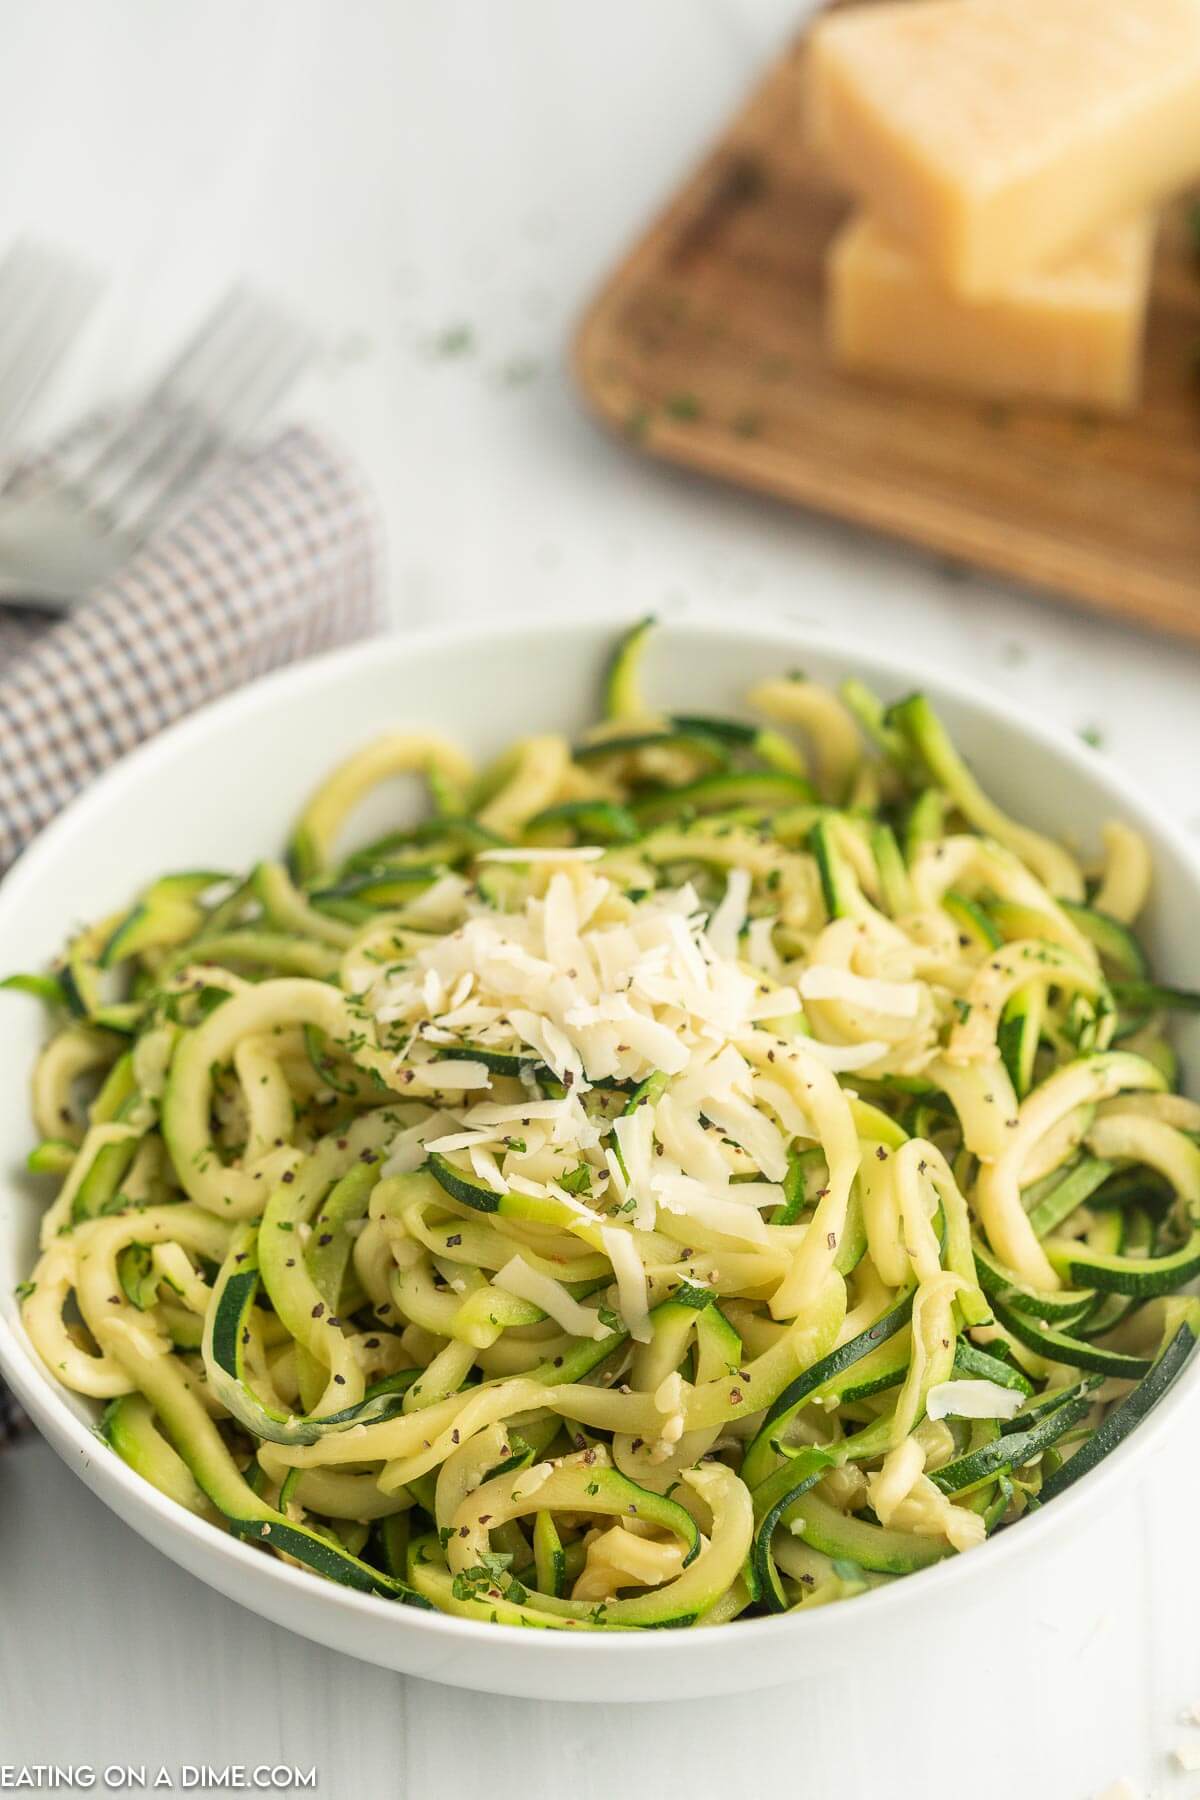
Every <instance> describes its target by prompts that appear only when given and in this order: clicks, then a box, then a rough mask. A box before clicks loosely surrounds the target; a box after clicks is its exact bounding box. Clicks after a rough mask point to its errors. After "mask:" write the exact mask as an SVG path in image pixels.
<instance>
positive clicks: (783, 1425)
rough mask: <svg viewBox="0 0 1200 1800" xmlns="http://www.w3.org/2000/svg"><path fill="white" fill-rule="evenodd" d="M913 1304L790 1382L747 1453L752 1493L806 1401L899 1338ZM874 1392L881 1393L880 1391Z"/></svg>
mask: <svg viewBox="0 0 1200 1800" xmlns="http://www.w3.org/2000/svg"><path fill="white" fill-rule="evenodd" d="M912 1303H913V1296H912V1295H911V1294H908V1295H906V1296H905V1297H904V1299H903V1300H901V1301H900V1303H899V1305H897V1306H894V1307H892V1308H891V1310H890V1311H889V1312H886V1313H885V1314H884V1315H883V1317H882V1318H881V1319H877V1320H876V1322H875V1324H874V1325H870V1326H868V1327H867V1329H866V1330H865V1331H862V1332H860V1333H859V1334H858V1336H857V1337H854V1338H851V1339H850V1341H849V1343H846V1344H842V1345H841V1346H840V1348H838V1349H837V1350H831V1351H830V1353H829V1355H828V1356H825V1357H822V1358H821V1360H820V1361H819V1362H816V1363H814V1364H813V1365H812V1367H811V1368H810V1369H806V1370H805V1371H804V1373H803V1375H799V1376H797V1378H796V1379H795V1381H792V1382H789V1384H788V1386H787V1387H786V1388H784V1390H783V1392H782V1393H781V1394H780V1395H779V1397H778V1399H777V1400H775V1402H774V1403H773V1404H772V1405H771V1406H770V1407H769V1408H768V1409H767V1413H766V1417H765V1418H764V1420H763V1423H762V1426H761V1427H760V1429H759V1431H758V1434H757V1436H756V1437H755V1438H754V1439H753V1440H752V1442H751V1444H750V1446H749V1448H748V1449H747V1451H746V1455H745V1459H744V1462H743V1465H742V1468H743V1479H744V1480H745V1482H746V1484H747V1486H748V1487H749V1488H750V1489H751V1490H752V1491H756V1490H757V1488H758V1486H759V1484H760V1482H762V1481H763V1480H765V1479H766V1478H767V1476H768V1475H769V1473H770V1466H771V1464H772V1463H773V1461H774V1456H773V1455H772V1452H773V1450H774V1449H775V1446H776V1443H777V1440H778V1439H780V1438H781V1437H782V1436H783V1434H784V1432H785V1431H786V1429H787V1426H788V1424H789V1423H790V1422H791V1420H792V1419H793V1418H794V1417H795V1416H796V1414H797V1413H798V1412H799V1410H800V1408H801V1407H802V1406H803V1405H804V1404H805V1402H806V1401H807V1400H809V1399H810V1398H811V1397H812V1395H813V1394H815V1393H816V1392H817V1390H818V1389H819V1388H823V1387H824V1386H825V1385H826V1384H827V1383H831V1382H833V1381H835V1380H836V1379H837V1378H838V1377H839V1376H841V1375H844V1374H845V1373H846V1372H847V1371H848V1370H850V1369H852V1368H854V1367H855V1365H856V1364H859V1363H861V1362H862V1361H863V1359H864V1358H865V1357H868V1356H869V1355H870V1354H871V1352H872V1351H875V1350H878V1349H880V1348H881V1346H882V1345H884V1344H886V1343H887V1342H888V1340H889V1339H890V1338H893V1337H895V1335H896V1333H897V1332H900V1331H903V1330H904V1328H905V1326H906V1325H907V1324H908V1322H909V1320H910V1319H911V1317H912ZM907 1365H908V1358H907V1356H905V1357H904V1358H903V1361H902V1362H901V1363H900V1365H899V1368H898V1370H897V1378H899V1375H900V1374H902V1373H903V1370H904V1369H905V1368H906V1367H907ZM887 1385H889V1386H890V1385H891V1382H890V1381H889V1382H888V1384H887ZM872 1391H875V1392H878V1391H879V1389H873V1390H872Z"/></svg>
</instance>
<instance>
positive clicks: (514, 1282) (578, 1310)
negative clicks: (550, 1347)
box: [492, 1256, 609, 1341]
mask: <svg viewBox="0 0 1200 1800" xmlns="http://www.w3.org/2000/svg"><path fill="white" fill-rule="evenodd" d="M492 1285H493V1287H498V1288H503V1290H504V1292H505V1293H506V1294H514V1295H515V1296H516V1298H517V1299H518V1300H528V1301H529V1303H530V1304H531V1305H532V1306H540V1307H541V1309H542V1311H543V1312H544V1313H545V1314H546V1316H547V1318H551V1319H553V1320H554V1322H555V1324H556V1325H561V1326H562V1328H563V1330H564V1331H566V1332H569V1333H570V1335H571V1336H572V1337H579V1338H595V1339H596V1340H597V1341H599V1340H600V1339H601V1338H606V1337H607V1336H608V1335H609V1334H608V1331H607V1330H606V1328H605V1327H604V1326H603V1325H602V1324H601V1323H600V1321H599V1319H598V1318H597V1317H596V1314H595V1313H594V1312H590V1311H589V1310H588V1308H587V1307H586V1306H581V1305H580V1304H579V1302H578V1300H576V1299H575V1298H574V1296H573V1295H571V1294H568V1292H567V1290H566V1288H565V1287H564V1286H563V1285H562V1283H561V1281H555V1279H554V1277H553V1276H552V1275H543V1274H541V1273H540V1271H539V1270H537V1269H531V1268H530V1266H529V1264H528V1263H527V1262H526V1261H525V1259H524V1257H521V1256H514V1257H513V1258H512V1260H511V1261H510V1262H506V1263H505V1265H504V1267H503V1268H502V1269H500V1270H498V1271H497V1273H496V1274H495V1275H493V1276H492Z"/></svg>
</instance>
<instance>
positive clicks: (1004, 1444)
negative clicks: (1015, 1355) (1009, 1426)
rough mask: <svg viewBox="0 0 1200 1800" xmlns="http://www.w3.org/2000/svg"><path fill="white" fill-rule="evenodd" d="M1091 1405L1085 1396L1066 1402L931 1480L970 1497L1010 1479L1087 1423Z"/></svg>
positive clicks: (936, 1472) (945, 1467)
mask: <svg viewBox="0 0 1200 1800" xmlns="http://www.w3.org/2000/svg"><path fill="white" fill-rule="evenodd" d="M1091 1405H1092V1403H1091V1401H1090V1399H1088V1398H1087V1396H1086V1395H1082V1394H1081V1395H1078V1396H1077V1397H1076V1398H1074V1399H1072V1400H1067V1401H1064V1402H1063V1403H1062V1404H1061V1405H1059V1406H1056V1407H1054V1408H1053V1409H1052V1410H1051V1411H1050V1412H1049V1413H1048V1414H1047V1415H1046V1416H1045V1417H1044V1418H1040V1419H1038V1420H1037V1421H1036V1423H1034V1424H1032V1425H1030V1426H1028V1427H1027V1429H1025V1430H1024V1431H1010V1432H1008V1433H1006V1434H1002V1435H1001V1436H1000V1437H998V1438H995V1439H994V1440H993V1441H992V1442H991V1443H990V1444H985V1445H983V1446H982V1448H980V1449H978V1450H973V1451H970V1452H968V1454H967V1455H966V1456H960V1457H957V1458H956V1459H955V1460H954V1461H953V1462H949V1463H945V1464H944V1465H943V1466H942V1468H940V1469H935V1470H934V1472H933V1474H932V1475H931V1476H930V1477H929V1479H930V1480H931V1481H932V1482H933V1485H934V1486H935V1487H936V1488H940V1489H941V1491H942V1493H943V1494H969V1493H970V1492H971V1490H972V1489H973V1488H976V1487H980V1486H981V1485H982V1484H983V1483H984V1482H987V1481H992V1480H994V1478H995V1477H996V1476H997V1475H1000V1474H1004V1475H1010V1474H1011V1473H1012V1471H1013V1470H1014V1469H1017V1468H1020V1467H1021V1466H1022V1465H1023V1464H1024V1463H1027V1462H1030V1461H1032V1459H1033V1458H1034V1457H1036V1456H1040V1455H1041V1454H1042V1452H1043V1451H1044V1450H1048V1449H1049V1448H1050V1446H1051V1445H1052V1444H1055V1443H1057V1442H1058V1440H1059V1438H1061V1437H1065V1435H1066V1434H1067V1432H1068V1431H1070V1430H1071V1429H1072V1428H1073V1427H1074V1426H1076V1425H1078V1424H1079V1422H1080V1421H1081V1420H1082V1419H1085V1418H1086V1417H1087V1415H1088V1413H1089V1412H1090V1411H1091Z"/></svg>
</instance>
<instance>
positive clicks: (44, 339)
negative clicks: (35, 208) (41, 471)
mask: <svg viewBox="0 0 1200 1800" xmlns="http://www.w3.org/2000/svg"><path fill="white" fill-rule="evenodd" d="M99 291H100V280H99V277H98V276H97V275H96V273H95V272H94V270H92V269H90V268H88V267H87V266H86V265H85V264H84V263H82V262H79V261H77V260H76V259H75V258H74V257H72V256H70V255H68V254H67V253H65V252H64V251H61V250H57V249H52V248H51V247H50V246H49V245H47V244H39V243H34V242H33V241H31V240H29V239H24V240H21V241H19V242H18V243H16V244H14V245H13V247H12V248H11V250H9V251H8V252H7V253H6V254H5V256H4V258H3V260H0V444H3V445H7V444H8V443H9V442H10V441H11V438H12V436H13V433H14V432H15V431H16V429H17V427H18V426H19V425H20V423H21V420H22V419H23V418H24V417H25V414H26V413H27V412H28V410H29V407H30V405H31V403H32V402H33V400H34V399H36V397H37V395H38V394H39V392H40V391H41V389H42V388H43V387H44V386H45V384H46V382H47V381H49V379H50V377H51V375H52V374H53V373H54V370H55V368H56V366H57V364H58V363H59V361H60V360H61V358H62V356H63V354H64V352H65V351H66V349H67V346H68V345H69V344H70V342H71V340H72V339H73V338H74V337H75V336H76V334H77V332H78V331H79V328H80V326H81V325H82V324H83V321H84V319H85V318H86V317H87V315H88V312H89V311H90V310H91V307H92V305H93V303H94V301H95V299H96V296H97V294H98V293H99Z"/></svg>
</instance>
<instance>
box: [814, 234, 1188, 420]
mask: <svg viewBox="0 0 1200 1800" xmlns="http://www.w3.org/2000/svg"><path fill="white" fill-rule="evenodd" d="M1153 237H1154V222H1153V219H1152V218H1151V216H1150V215H1148V214H1146V215H1142V216H1140V217H1138V218H1136V219H1133V220H1130V221H1128V222H1127V223H1126V224H1123V225H1117V226H1111V227H1110V228H1109V229H1108V230H1107V231H1106V232H1103V233H1101V234H1099V235H1098V236H1097V237H1096V238H1095V239H1093V241H1092V242H1091V243H1090V244H1089V245H1087V246H1086V247H1085V248H1084V249H1082V250H1080V251H1078V252H1077V253H1076V254H1075V255H1073V256H1071V257H1070V258H1067V259H1065V260H1064V261H1062V262H1060V263H1058V264H1056V265H1055V266H1053V267H1051V268H1049V269H1046V270H1040V271H1035V272H1034V273H1032V274H1028V275H1024V276H1022V277H1020V278H1019V279H1018V280H1016V281H1014V282H1013V283H1012V285H1011V286H1010V287H1009V288H1008V289H1007V290H1006V291H1005V292H1003V293H1001V294H997V295H994V296H992V297H991V298H989V299H986V300H968V299H964V298H963V297H962V296H961V295H960V294H957V293H955V292H954V291H953V290H952V289H950V288H948V287H946V285H945V284H944V283H943V282H942V281H941V280H939V279H938V277H936V276H935V275H933V274H932V273H931V271H930V270H929V269H928V267H927V266H926V265H925V264H924V263H923V262H921V261H920V260H918V258H917V257H916V256H915V255H914V254H913V252H912V251H911V250H910V249H909V247H908V246H907V245H906V244H905V243H904V242H903V241H902V240H901V239H899V238H897V237H896V236H895V235H894V233H892V232H891V231H889V230H888V228H887V227H886V226H883V225H880V224H879V223H878V222H877V221H876V220H875V219H873V218H871V217H869V216H868V215H866V214H865V213H859V214H857V215H855V216H854V217H853V218H851V219H850V220H849V221H848V223H847V224H846V225H845V226H844V227H843V229H842V231H841V232H840V233H839V234H838V236H837V238H836V239H835V240H834V243H833V245H832V246H831V248H830V251H829V256H828V260H827V264H826V272H827V281H828V292H827V308H828V332H829V347H830V353H831V356H832V359H833V361H834V363H835V364H836V365H837V366H838V367H840V368H842V369H844V370H846V371H848V372H851V373H857V374H865V375H875V376H882V377H885V378H889V379H894V380H901V381H904V382H907V383H912V384H913V385H919V386H922V387H926V388H939V389H949V390H953V391H955V392H958V393H965V394H974V395H979V396H981V397H986V398H990V399H994V400H1036V401H1044V402H1049V403H1051V404H1059V405H1071V406H1077V407H1081V408H1085V409H1088V410H1093V409H1094V410H1096V411H1103V412H1124V411H1128V410H1129V409H1130V408H1132V407H1133V406H1135V405H1136V404H1137V400H1138V395H1139V390H1140V385H1141V365H1142V337H1143V327H1144V323H1145V314H1146V302H1147V296H1148V292H1149V282H1150V264H1151V253H1152V249H1153Z"/></svg>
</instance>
